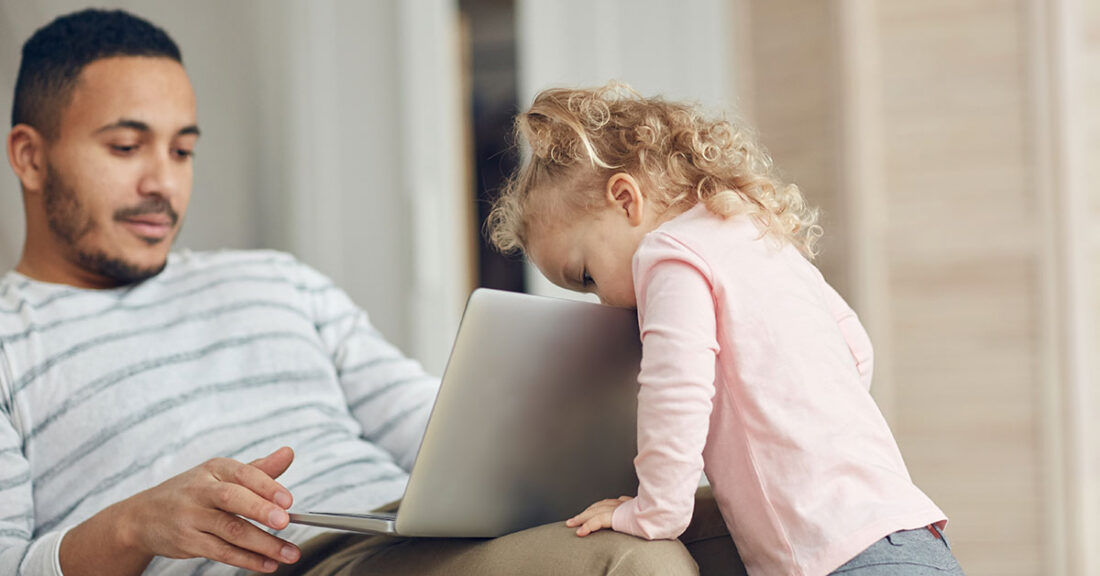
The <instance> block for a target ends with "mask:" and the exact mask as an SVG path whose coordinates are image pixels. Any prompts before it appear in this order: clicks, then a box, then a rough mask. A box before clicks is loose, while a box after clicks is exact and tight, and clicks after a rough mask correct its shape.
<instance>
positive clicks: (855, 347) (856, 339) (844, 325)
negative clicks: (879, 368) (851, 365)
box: [825, 284, 875, 390]
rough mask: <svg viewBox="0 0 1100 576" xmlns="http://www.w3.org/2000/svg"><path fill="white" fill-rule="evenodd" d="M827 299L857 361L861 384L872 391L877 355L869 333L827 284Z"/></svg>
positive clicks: (853, 312) (846, 304) (842, 299)
mask: <svg viewBox="0 0 1100 576" xmlns="http://www.w3.org/2000/svg"><path fill="white" fill-rule="evenodd" d="M825 299H826V301H827V304H828V306H829V310H831V311H832V313H833V317H834V318H836V323H837V325H838V326H839V327H840V333H841V335H843V336H844V341H845V342H847V343H848V350H850V351H851V352H852V358H854V359H855V361H856V369H857V370H859V379H860V382H862V383H863V387H864V388H866V389H868V390H870V389H871V376H872V373H873V372H874V368H875V354H874V350H873V349H872V348H871V339H870V338H869V337H868V336H867V331H866V330H864V329H863V324H861V323H860V322H859V317H857V316H856V313H855V311H853V310H852V308H851V307H850V306H848V303H847V302H845V301H844V298H842V297H841V296H840V294H838V293H837V291H836V290H834V289H833V287H832V286H829V285H828V284H825Z"/></svg>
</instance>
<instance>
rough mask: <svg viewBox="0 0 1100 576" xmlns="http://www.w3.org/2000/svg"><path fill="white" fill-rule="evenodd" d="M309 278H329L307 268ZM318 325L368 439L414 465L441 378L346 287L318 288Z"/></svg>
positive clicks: (396, 458)
mask: <svg viewBox="0 0 1100 576" xmlns="http://www.w3.org/2000/svg"><path fill="white" fill-rule="evenodd" d="M305 273H307V274H309V275H310V276H312V278H313V279H312V280H311V282H310V283H316V282H329V283H330V284H331V281H329V280H328V279H327V278H325V277H324V276H322V275H321V274H319V273H317V272H315V271H313V270H310V269H306V271H305ZM312 294H313V295H314V306H313V310H314V314H315V324H316V326H317V331H318V333H319V334H320V336H321V339H322V340H323V341H324V342H325V345H326V348H328V350H329V352H330V353H331V354H332V359H333V364H334V365H335V368H336V372H337V375H338V376H339V378H340V385H341V387H342V388H343V390H344V395H345V397H346V398H347V401H348V408H349V410H350V411H351V413H352V414H353V415H354V416H355V418H356V420H358V421H359V423H360V425H361V426H362V427H363V436H364V438H366V439H367V440H368V441H370V442H372V443H374V444H375V445H377V446H379V447H381V448H382V449H384V450H386V451H387V452H389V453H390V454H392V455H393V457H394V461H395V462H397V464H398V465H399V466H401V468H403V469H405V470H406V471H410V470H411V469H412V465H413V462H414V461H415V460H416V453H417V451H418V450H419V449H420V440H421V438H422V437H423V435H424V428H425V427H426V426H427V423H428V416H429V414H430V413H431V409H432V405H433V403H434V402H435V395H436V392H437V391H438V390H439V378H437V377H435V376H432V375H430V374H428V373H426V372H425V371H424V368H423V367H422V366H421V365H420V363H419V362H417V361H415V360H412V359H410V358H408V357H406V356H405V355H404V354H403V353H402V352H401V351H400V350H398V349H397V347H396V346H394V345H393V344H391V343H390V342H389V341H387V340H386V338H385V337H384V336H383V335H382V334H381V333H380V332H379V331H378V330H377V329H376V328H375V327H374V326H373V325H372V324H371V323H370V319H369V318H368V316H367V313H366V312H365V311H363V310H362V309H361V308H359V307H358V306H356V305H355V304H354V303H353V302H352V301H351V299H350V298H349V297H348V296H347V294H345V293H344V291H343V290H340V289H338V288H336V287H335V286H332V287H331V289H329V290H323V291H314V292H312Z"/></svg>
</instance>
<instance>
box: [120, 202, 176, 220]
mask: <svg viewBox="0 0 1100 576" xmlns="http://www.w3.org/2000/svg"><path fill="white" fill-rule="evenodd" d="M147 214H165V215H167V216H168V218H170V219H171V220H172V226H175V225H176V223H177V222H179V214H178V213H177V212H176V211H175V210H174V209H173V208H172V203H171V202H169V201H168V200H167V199H166V198H164V197H162V196H153V197H150V198H147V199H145V200H142V202H141V204H138V205H137V206H132V207H130V208H123V209H121V210H118V211H116V212H115V220H130V219H132V218H135V217H138V216H145V215H147Z"/></svg>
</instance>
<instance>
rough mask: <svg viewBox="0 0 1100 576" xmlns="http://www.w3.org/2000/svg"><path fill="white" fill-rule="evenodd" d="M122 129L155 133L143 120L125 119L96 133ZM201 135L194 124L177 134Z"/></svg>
mask: <svg viewBox="0 0 1100 576" xmlns="http://www.w3.org/2000/svg"><path fill="white" fill-rule="evenodd" d="M120 128H125V129H127V130H137V131H138V132H152V131H153V129H152V128H151V127H150V126H149V125H148V124H146V123H145V122H142V121H141V120H128V119H125V118H123V119H122V120H119V121H118V122H113V123H111V124H108V125H106V126H104V127H102V128H100V129H99V130H96V131H95V133H96V134H101V133H103V132H109V131H111V130H118V129H120ZM199 134H201V132H200V131H199V127H198V126H196V125H194V124H192V125H190V126H185V127H183V128H181V129H180V131H179V132H176V136H198V135H199Z"/></svg>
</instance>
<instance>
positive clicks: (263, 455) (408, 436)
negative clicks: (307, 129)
mask: <svg viewBox="0 0 1100 576" xmlns="http://www.w3.org/2000/svg"><path fill="white" fill-rule="evenodd" d="M12 126H13V127H12V130H11V132H10V134H9V135H8V139H7V151H8V160H9V162H10V164H11V166H12V169H13V171H14V172H15V175H16V176H17V177H18V179H19V180H20V183H21V185H22V189H23V200H24V207H25V215H26V224H27V226H26V228H27V236H26V242H25V245H24V249H23V254H22V256H21V259H20V260H19V263H18V265H17V267H16V269H15V270H14V271H11V272H9V273H8V274H7V275H5V276H4V277H3V278H0V574H5V575H6V574H33V575H39V574H54V575H59V574H62V573H63V574H65V575H66V576H79V575H84V574H111V575H126V574H140V573H142V572H145V573H148V574H238V573H242V572H245V571H255V572H263V573H270V572H273V571H275V570H276V569H279V570H280V572H281V573H287V574H290V573H301V574H305V573H307V571H308V573H309V574H313V575H316V576H322V575H327V574H337V573H339V574H367V573H370V574H386V573H408V574H464V573H479V574H481V573H484V574H492V573H501V574H509V573H519V574H541V573H545V574H550V573H570V574H573V573H614V572H615V571H621V572H624V573H661V574H674V573H692V572H694V570H695V564H694V563H693V562H692V559H691V557H690V556H689V555H688V553H687V550H686V549H685V547H684V546H683V545H682V544H680V543H679V542H674V541H668V542H656V543H646V542H643V541H641V540H637V539H633V538H631V537H629V536H625V535H622V534H615V533H610V532H608V533H605V534H596V535H593V536H591V537H587V538H584V539H581V538H577V537H575V536H573V531H572V530H571V529H568V528H566V527H565V526H564V525H550V526H543V527H538V528H534V529H531V530H528V531H525V532H520V533H517V534H513V535H509V536H505V537H502V538H498V539H494V540H488V541H481V540H408V539H397V538H383V537H370V536H359V535H342V534H336V533H327V534H325V533H323V531H321V530H318V529H315V528H310V527H304V526H297V525H289V524H288V516H287V510H288V509H289V508H290V507H291V505H292V503H293V504H294V505H295V507H296V508H300V509H311V508H312V509H330V510H341V509H343V510H366V509H370V508H374V507H376V506H379V505H381V504H383V503H385V502H389V501H392V500H395V499H397V498H399V497H400V495H401V493H402V491H403V488H404V484H405V481H406V480H407V477H408V470H409V468H410V467H411V465H412V462H413V460H414V458H415V455H416V450H417V447H418V445H419V440H420V437H421V435H422V432H423V429H424V426H425V423H426V420H427V417H428V413H429V411H430V407H431V402H432V400H433V398H434V394H435V390H436V386H437V380H436V379H435V378H432V377H430V376H428V375H426V374H425V373H424V372H423V370H422V369H421V368H420V366H419V365H418V364H417V363H416V362H413V361H411V360H409V359H406V358H405V357H403V356H402V354H401V353H400V352H399V351H398V350H397V349H395V348H394V347H393V346H392V345H390V344H389V343H388V342H386V340H385V339H384V338H383V337H382V336H381V335H380V334H379V333H378V332H377V331H376V330H375V329H374V328H373V327H372V326H371V324H370V322H369V320H368V319H367V316H366V314H365V313H364V312H363V311H361V310H360V309H358V308H357V307H356V306H355V305H354V304H352V303H351V302H350V300H349V299H348V298H347V296H346V295H345V294H344V293H343V292H342V291H340V290H339V289H338V288H336V287H335V286H333V285H332V284H331V282H329V280H328V279H326V278H324V277H323V276H321V275H320V274H318V273H316V272H315V271H313V270H311V269H309V268H308V267H306V266H304V265H302V264H300V263H298V262H296V261H295V260H294V259H293V258H292V257H290V256H287V255H284V254H278V253H274V252H260V251H257V252H221V253H211V254H198V253H190V252H183V253H178V254H170V253H169V251H170V247H171V245H172V242H173V240H174V239H175V237H176V235H177V233H178V232H179V229H180V226H181V224H182V221H183V217H184V215H185V213H186V211H187V205H188V199H189V196H190V192H191V182H192V155H193V153H194V149H195V145H196V143H197V140H198V138H199V128H198V122H197V118H196V112H195V96H194V92H193V90H192V87H191V84H190V81H189V79H188V77H187V74H186V72H185V71H184V68H183V66H182V59H181V57H180V53H179V50H178V48H177V47H176V45H175V43H174V42H173V41H172V40H171V39H170V38H169V37H168V36H167V34H165V33H164V32H163V31H162V30H161V29H159V28H157V27H155V26H153V25H151V24H149V23H148V22H146V21H144V20H141V19H139V18H136V17H134V16H131V15H129V14H126V13H124V12H120V11H114V12H104V11H98V10H87V11H83V12H78V13H75V14H71V15H68V16H63V17H61V18H58V19H57V20H55V21H54V22H52V23H51V24H49V25H47V26H46V27H44V28H42V29H40V30H39V31H38V32H36V33H35V34H34V35H33V36H32V37H31V38H30V39H29V40H28V41H27V43H26V44H25V45H24V49H23V60H22V63H21V66H20V71H19V77H18V80H17V83H16V89H15V103H14V106H13V111H12ZM289 447H293V451H292V450H291V449H290V448H289ZM242 461H250V462H249V463H248V464H245V463H243V462H242ZM292 461H293V463H294V465H293V466H291V463H292ZM276 479H278V481H277V480H276ZM712 508H713V507H710V508H709V509H712ZM245 519H247V520H250V521H251V522H249V521H246V520H245ZM712 520H713V518H712ZM712 524H715V525H721V522H720V520H718V521H717V522H713V523H712ZM723 534H724V533H720V534H718V536H717V537H716V538H714V539H711V540H706V539H704V538H696V539H695V540H698V542H695V541H693V542H692V543H693V545H696V544H697V545H698V547H699V548H700V549H701V548H702V547H705V546H706V545H708V542H709V543H713V542H714V541H718V542H720V541H721V540H722V538H723V537H724V538H725V540H726V541H728V539H729V537H728V535H724V536H723ZM298 543H301V544H302V547H301V548H299V545H298ZM727 548H729V547H728V546H727ZM280 565H281V566H282V567H281V568H280Z"/></svg>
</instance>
